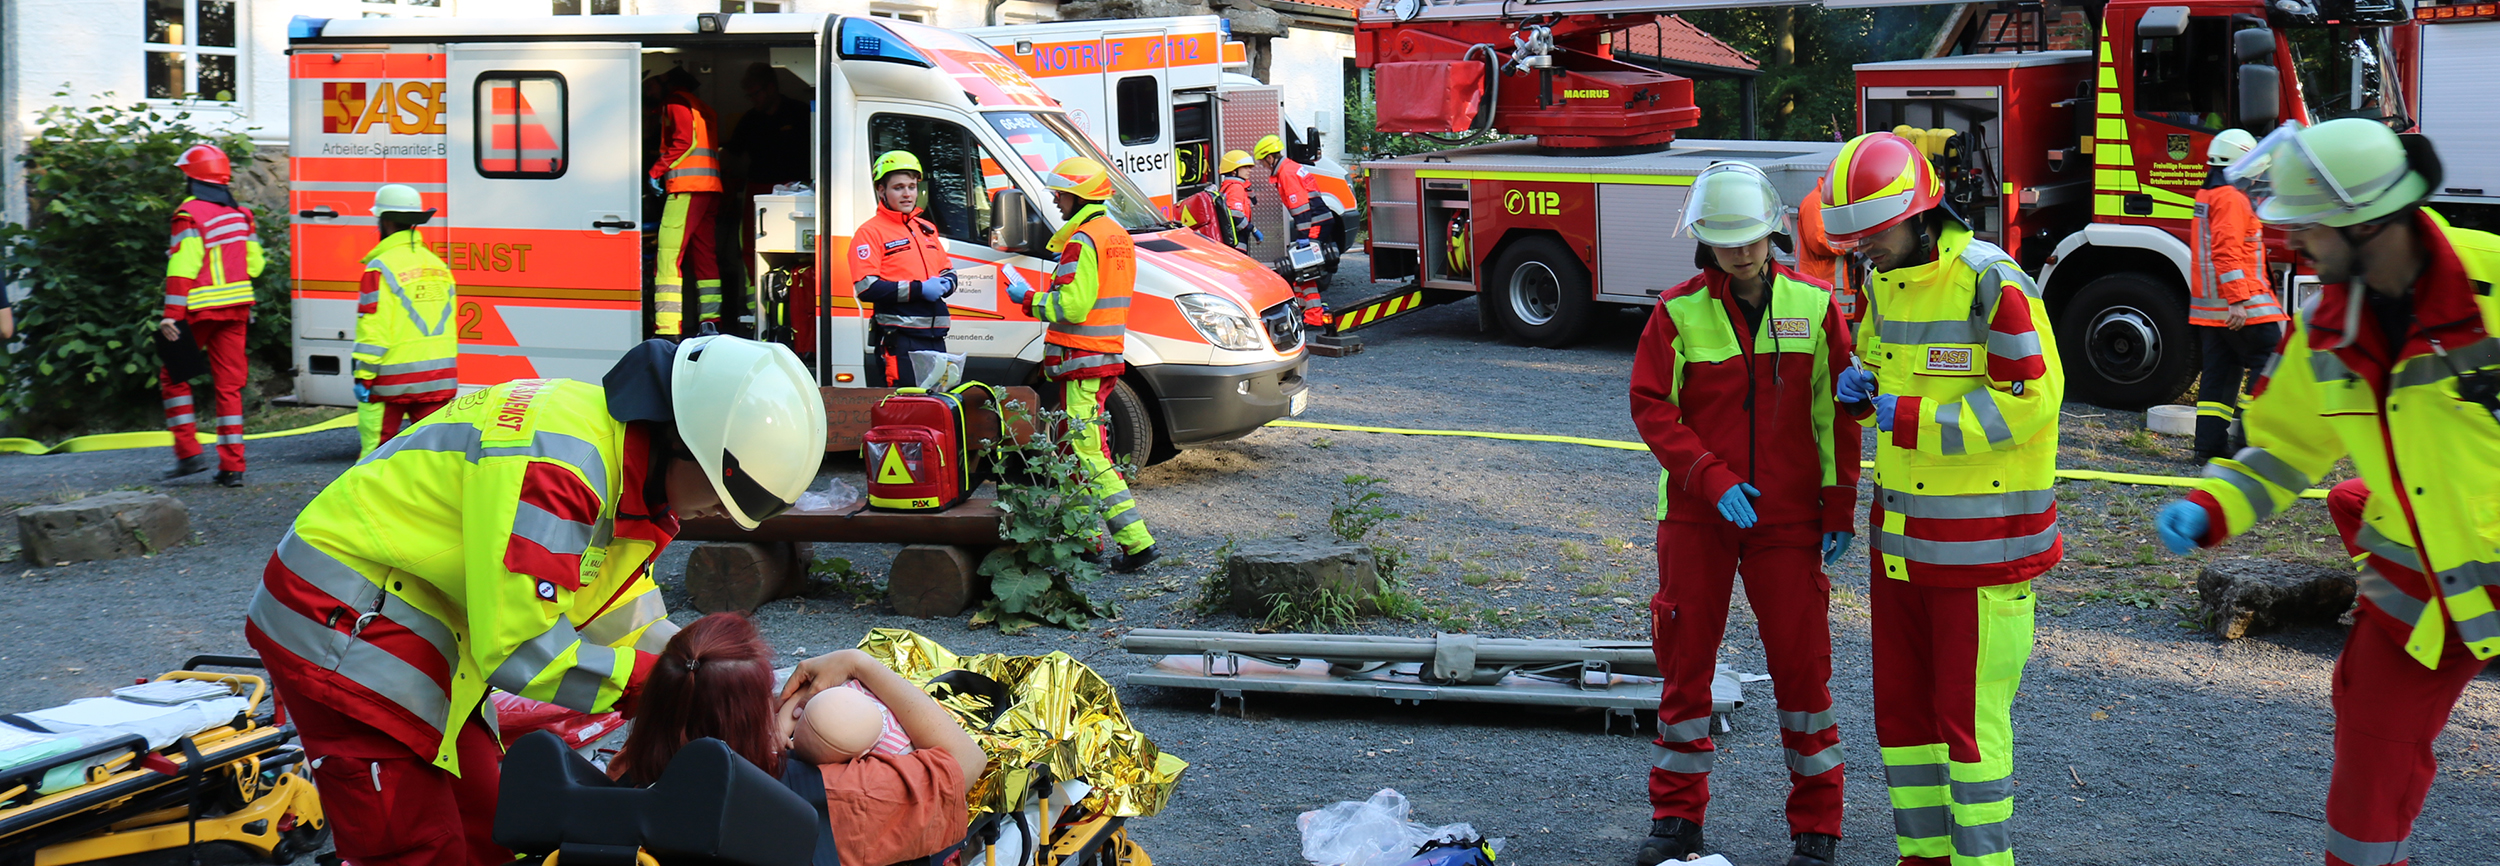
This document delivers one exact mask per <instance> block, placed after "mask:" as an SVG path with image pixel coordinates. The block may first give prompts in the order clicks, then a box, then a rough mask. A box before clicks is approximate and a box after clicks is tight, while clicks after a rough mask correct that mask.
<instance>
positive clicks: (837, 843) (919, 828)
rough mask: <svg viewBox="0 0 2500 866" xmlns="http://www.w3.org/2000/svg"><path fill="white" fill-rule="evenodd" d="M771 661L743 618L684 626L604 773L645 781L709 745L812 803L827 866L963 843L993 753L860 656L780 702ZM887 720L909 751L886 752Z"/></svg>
mask: <svg viewBox="0 0 2500 866" xmlns="http://www.w3.org/2000/svg"><path fill="white" fill-rule="evenodd" d="M774 658H775V656H774V655H773V650H772V646H771V645H770V644H768V643H766V642H765V641H764V638H763V635H762V634H760V633H758V632H757V631H756V629H755V624H754V623H753V622H750V621H749V620H748V619H747V618H746V617H744V616H740V615H738V614H735V613H716V614H712V615H710V616H706V617H704V618H702V619H699V620H696V621H695V622H694V624H692V625H689V626H686V628H685V630H683V631H680V632H678V633H677V634H676V635H675V636H674V637H671V638H670V639H669V642H668V646H667V648H665V649H663V650H662V651H661V652H660V655H659V660H658V661H657V662H656V665H657V666H656V667H655V668H653V669H652V671H651V673H650V678H649V679H648V680H647V681H646V682H645V684H644V686H643V697H642V706H641V716H640V717H639V718H638V719H636V720H635V722H634V731H633V733H632V734H631V735H629V736H628V737H627V738H626V740H625V747H624V749H623V750H622V751H620V752H618V754H617V756H616V760H615V761H614V762H613V763H611V764H610V765H609V767H608V774H609V775H610V776H612V777H614V778H617V779H620V780H623V781H625V782H627V783H630V784H635V785H647V784H650V783H651V782H652V781H654V780H656V779H658V778H659V777H660V774H661V772H662V771H664V770H666V769H667V767H668V761H669V759H670V758H673V757H675V756H676V754H677V750H678V749H680V748H683V747H684V746H685V744H687V743H689V742H692V741H694V740H697V739H700V738H703V737H714V738H718V739H719V740H720V741H721V742H723V743H726V744H728V746H729V748H730V750H731V751H734V752H737V753H738V754H739V755H742V756H744V757H745V758H746V759H747V760H748V761H750V762H753V763H754V764H755V765H756V766H757V767H759V768H762V769H763V770H764V771H765V772H767V773H772V774H774V775H776V776H779V777H780V778H781V781H782V784H784V785H786V786H788V787H789V788H790V789H791V790H793V791H795V792H797V793H798V794H799V796H800V797H801V798H803V799H806V800H807V801H808V802H810V803H813V804H815V806H816V808H817V810H818V818H819V820H818V822H817V843H816V847H817V850H816V858H815V863H816V864H819V866H823V864H833V863H840V864H843V866H886V864H894V863H903V862H911V861H917V860H920V859H922V858H927V857H929V856H931V855H934V854H938V853H940V852H942V851H945V850H947V849H948V848H950V847H952V846H954V845H955V844H956V843H959V842H961V841H963V836H964V831H965V825H966V823H967V818H968V815H967V811H966V807H965V800H966V797H967V795H968V793H969V791H970V789H971V784H972V780H973V779H975V778H978V777H979V776H980V774H981V771H982V769H983V768H985V767H987V766H988V764H989V756H988V754H987V753H985V752H983V751H982V750H981V746H980V744H979V743H977V742H975V741H974V740H973V739H972V735H971V734H969V733H967V732H965V731H964V729H963V726H962V725H961V724H958V723H957V722H956V721H955V717H954V714H952V713H949V712H947V710H946V708H944V707H941V706H938V703H937V701H935V700H931V699H930V698H929V696H928V694H927V693H925V692H922V691H921V690H920V687H919V686H917V685H914V684H912V682H911V681H910V680H907V679H904V678H903V677H902V675H900V674H897V673H895V672H894V671H893V670H892V669H890V668H887V667H886V666H885V665H884V664H883V663H881V662H878V661H877V660H876V658H875V657H873V656H870V655H868V654H867V653H864V652H861V651H859V650H856V649H847V650H841V651H839V652H833V653H828V654H825V655H821V656H817V657H815V658H812V659H808V660H806V661H803V662H800V663H799V665H798V667H797V669H796V670H794V671H793V672H792V673H791V675H790V678H789V681H788V682H787V683H786V684H785V685H784V686H783V688H781V689H780V690H779V692H778V693H776V692H775V690H774V688H773V668H772V662H773V659H774ZM851 684H856V685H853V686H852V687H851V688H844V687H843V686H845V685H851ZM888 714H891V719H892V722H893V724H894V725H895V726H896V727H899V728H901V730H902V733H903V735H904V737H905V738H907V739H908V740H909V742H910V746H909V748H908V749H907V750H899V753H898V750H896V749H893V748H885V747H880V746H879V745H878V740H879V735H880V733H881V732H882V731H883V729H884V728H885V727H886V724H887V722H886V720H887V718H888Z"/></svg>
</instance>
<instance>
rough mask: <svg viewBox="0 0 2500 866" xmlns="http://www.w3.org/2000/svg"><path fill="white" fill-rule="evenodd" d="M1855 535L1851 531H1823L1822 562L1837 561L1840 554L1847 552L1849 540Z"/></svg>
mask: <svg viewBox="0 0 2500 866" xmlns="http://www.w3.org/2000/svg"><path fill="white" fill-rule="evenodd" d="M1857 537H1858V536H1857V534H1856V533H1852V532H1826V533H1823V564H1824V565H1830V564H1832V563H1835V562H1839V561H1840V558H1841V557H1842V556H1845V555H1847V554H1848V553H1849V542H1850V541H1852V540H1854V539H1856V538H1857Z"/></svg>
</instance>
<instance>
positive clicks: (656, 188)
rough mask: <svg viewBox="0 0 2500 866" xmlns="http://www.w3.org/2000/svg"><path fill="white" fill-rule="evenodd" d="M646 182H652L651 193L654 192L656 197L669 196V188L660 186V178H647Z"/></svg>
mask: <svg viewBox="0 0 2500 866" xmlns="http://www.w3.org/2000/svg"><path fill="white" fill-rule="evenodd" d="M645 180H649V181H650V182H651V192H652V193H653V194H655V195H660V196H667V195H668V188H667V187H664V186H661V185H660V179H659V178H656V177H653V178H645Z"/></svg>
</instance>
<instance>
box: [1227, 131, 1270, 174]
mask: <svg viewBox="0 0 2500 866" xmlns="http://www.w3.org/2000/svg"><path fill="white" fill-rule="evenodd" d="M1270 137H1273V136H1270ZM1250 162H1251V160H1250V155H1249V154H1246V153H1243V152H1241V151H1238V150H1227V151H1225V152H1224V159H1223V161H1222V162H1218V163H1216V167H1215V173H1216V174H1232V173H1233V172H1235V171H1238V170H1241V169H1245V168H1249V167H1250Z"/></svg>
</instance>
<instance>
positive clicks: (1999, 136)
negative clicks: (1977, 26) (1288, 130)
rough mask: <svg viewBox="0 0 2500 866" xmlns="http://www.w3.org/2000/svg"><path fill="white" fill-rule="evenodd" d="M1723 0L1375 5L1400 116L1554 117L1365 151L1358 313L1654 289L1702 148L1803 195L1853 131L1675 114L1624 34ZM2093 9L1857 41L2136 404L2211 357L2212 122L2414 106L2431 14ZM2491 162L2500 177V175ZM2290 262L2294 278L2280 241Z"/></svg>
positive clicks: (1974, 202) (1671, 85)
mask: <svg viewBox="0 0 2500 866" xmlns="http://www.w3.org/2000/svg"><path fill="white" fill-rule="evenodd" d="M1716 5H1719V4H1716V3H1710V2H1707V0H1701V2H1696V0H1673V2H1662V0H1558V2H1541V3H1517V2H1504V0H1381V2H1380V3H1379V4H1378V5H1375V6H1367V7H1366V8H1365V9H1364V10H1363V11H1362V13H1361V17H1360V19H1359V21H1358V24H1357V42H1356V51H1357V63H1358V64H1359V65H1362V66H1365V67H1368V68H1371V69H1372V70H1374V73H1375V76H1376V80H1377V82H1378V84H1377V87H1378V92H1379V99H1378V102H1379V105H1380V112H1381V118H1382V119H1381V123H1382V128H1383V129H1385V130H1391V131H1398V132H1417V133H1428V134H1450V133H1471V134H1474V133H1483V132H1502V133H1508V134H1516V135H1530V136H1535V138H1534V140H1519V141H1504V142H1497V143H1492V144H1483V145H1476V146H1471V147H1460V148H1455V149H1452V150H1445V151H1440V152H1436V153H1431V154H1425V155H1418V156H1409V157H1401V158H1396V159H1385V160H1375V161H1371V162H1367V163H1364V165H1363V168H1364V169H1365V170H1366V173H1367V174H1368V177H1369V192H1370V201H1371V208H1370V211H1369V212H1368V214H1367V217H1366V218H1367V220H1368V227H1369V229H1370V232H1369V238H1368V241H1367V249H1368V251H1369V252H1370V253H1371V267H1372V276H1373V277H1374V278H1375V279H1379V280H1410V281H1411V282H1409V283H1408V284H1407V285H1406V286H1404V287H1402V288H1401V289H1400V290H1399V291H1395V292H1391V293H1388V294H1386V295H1382V296H1380V297H1378V298H1373V299H1369V300H1366V301H1363V302H1359V303H1357V304H1354V305H1350V306H1348V307H1347V308H1346V309H1345V310H1343V311H1342V312H1341V313H1340V314H1339V319H1340V325H1339V326H1338V327H1339V330H1340V331H1344V330H1352V329H1356V328H1361V327H1366V326H1368V325H1371V324H1374V323H1377V322H1379V321H1382V320H1385V319H1387V318H1389V317H1392V316H1395V315H1401V314H1403V313H1405V312H1408V311H1411V310H1413V309H1417V308H1420V307H1423V306H1428V305H1431V304H1433V303H1440V302H1446V301H1451V300H1457V299H1460V298H1465V297H1470V296H1476V297H1479V298H1480V304H1481V306H1480V309H1481V310H1482V311H1483V312H1482V313H1481V314H1480V315H1481V316H1482V317H1483V318H1484V319H1486V320H1487V321H1488V323H1491V322H1498V323H1499V324H1500V325H1501V326H1502V327H1503V328H1504V329H1505V330H1506V331H1508V332H1509V333H1510V334H1511V335H1512V336H1514V337H1515V338H1517V339H1519V340H1522V341H1524V342H1529V343H1533V344H1537V345H1545V346H1561V345H1566V344H1569V343H1571V342H1572V341H1574V340H1575V339H1577V338H1578V337H1579V336H1580V335H1581V334H1582V333H1584V332H1585V330H1586V329H1587V327H1588V326H1589V325H1590V324H1591V323H1593V322H1594V320H1595V317H1596V316H1597V315H1599V314H1600V313H1602V312H1603V311H1605V310H1607V309H1608V308H1610V307H1612V306H1617V305H1637V306H1646V305H1647V304H1648V303H1650V301H1651V299H1652V298H1654V297H1655V296H1656V295H1657V294H1658V292H1660V291H1661V290H1663V289H1665V288H1667V287H1669V286H1673V285H1675V284H1676V283H1677V282H1679V281H1681V280H1683V279H1685V278H1686V277H1688V276H1690V275H1691V274H1692V273H1693V264H1692V262H1693V250H1692V243H1693V242H1692V241H1691V240H1690V239H1689V238H1669V237H1668V228H1669V227H1670V226H1671V225H1673V222H1674V220H1675V219H1676V217H1677V215H1678V214H1679V212H1680V211H1681V210H1682V207H1683V200H1684V192H1685V188H1686V187H1687V186H1688V185H1689V184H1690V183H1691V179H1692V176H1693V175H1695V174H1697V173H1699V172H1700V171H1701V169H1702V168H1704V167H1706V166H1707V165H1708V164H1709V163H1711V162H1713V161H1717V160H1722V159H1740V160H1745V161H1748V162H1753V163H1755V164H1757V165H1759V166H1761V167H1762V168H1763V169H1764V171H1765V172H1766V173H1768V174H1769V175H1770V176H1771V177H1772V178H1773V181H1774V183H1775V184H1777V185H1778V186H1779V187H1780V189H1781V192H1782V193H1783V194H1784V195H1785V196H1786V197H1787V198H1788V200H1789V201H1790V202H1791V203H1792V206H1793V204H1794V203H1795V202H1797V201H1799V200H1801V199H1802V198H1803V197H1804V196H1805V195H1806V194H1807V193H1808V192H1809V191H1811V190H1812V189H1813V188H1814V185H1815V182H1816V181H1817V180H1818V179H1819V178H1820V177H1821V176H1822V174H1823V173H1824V171H1825V170H1826V169H1827V168H1828V165H1829V163H1830V160H1831V157H1832V155H1833V153H1834V152H1835V151H1836V149H1837V147H1838V145H1837V143H1816V142H1793V141H1693V140H1678V139H1676V138H1675V132H1676V131H1677V130H1679V129H1686V128H1690V127H1691V126H1693V125H1694V124H1695V123H1696V122H1697V113H1696V111H1695V109H1694V108H1693V106H1692V100H1691V94H1692V90H1691V83H1690V82H1689V81H1687V80H1685V79H1682V78H1679V77H1677V76H1674V75H1670V74H1667V73H1663V72H1658V71H1654V70H1650V69H1646V68H1642V67H1638V66H1633V65H1631V64H1628V63H1624V62H1621V61H1618V60H1616V59H1614V58H1613V57H1612V56H1611V54H1610V52H1609V48H1608V46H1609V44H1610V39H1609V34H1611V33H1613V32H1615V31H1619V30H1622V29H1625V28H1629V27H1632V26H1637V25H1641V24H1646V23H1649V22H1651V21H1654V20H1655V19H1656V16H1657V15H1659V14H1661V13H1664V12H1671V11H1676V10H1678V9H1692V8H1709V7H1712V6H1716ZM1764 5H1782V4H1779V3H1777V2H1774V3H1769V4H1764ZM1849 5H1853V6H1856V5H1881V4H1867V3H1864V2H1851V3H1850V4H1849ZM2000 8H2001V9H2002V10H2003V12H2002V14H2005V15H2025V14H2027V15H2030V16H2034V17H2033V18H2032V19H2031V20H2030V25H2029V26H2030V27H2031V28H2032V32H2033V33H2035V34H2036V33H2042V32H2044V30H2045V28H2044V26H2043V25H2044V24H2045V23H2046V22H2045V21H2044V20H2042V18H2041V16H2044V15H2045V16H2054V15H2055V12H2054V11H2053V10H2052V11H2049V12H2046V13H2043V12H2041V11H2040V8H2041V7H2040V6H2038V5H2037V4H2034V5H2030V6H2029V7H2027V9H2026V8H2024V7H2017V6H2014V5H2012V4H2008V5H2007V6H2005V7H2000ZM2082 11H2083V12H2084V13H2085V16H2086V18H2085V20H2086V21H2088V22H2089V24H2090V26H2091V28H2092V31H2093V32H2095V33H2097V42H2096V46H2095V49H2094V50H2068V51H2045V50H2018V51H2013V52H2007V53H1984V54H1964V55H1956V56H1947V57H1939V58H1931V59H1923V60H1906V61H1898V62H1889V63H1870V64H1863V65H1860V66H1858V67H1857V90H1858V97H1859V98H1858V108H1859V110H1858V128H1859V130H1860V131H1869V130H1896V131H1907V132H1910V133H1913V135H1914V137H1915V138H1916V139H1917V140H1919V141H1921V142H1922V143H1923V144H1925V145H1926V146H1927V148H1928V151H1929V153H1930V154H1931V156H1933V157H1934V158H1935V159H1936V161H1937V163H1938V167H1939V168H1940V169H1941V170H1942V171H1943V173H1944V174H1945V176H1946V177H1947V178H1948V179H1949V180H1948V192H1949V194H1950V196H1951V197H1952V199H1953V201H1954V205H1955V207H1956V208H1957V209H1958V210H1959V211H1960V212H1961V213H1963V214H1965V215H1966V216H1968V217H1969V218H1970V219H1971V220H1972V222H1973V223H1974V224H1975V225H1976V227H1977V229H1978V233H1979V235H1980V236H1981V237H1982V238H1984V239H1987V240H1990V241H1993V242H1995V243H1997V244H1998V245H1999V246H2002V247H2004V248H2005V249H2006V250H2007V251H2008V252H2010V253H2012V254H2013V255H2014V256H2015V257H2016V258H2017V260H2019V261H2021V262H2022V264H2023V265H2024V267H2025V268H2027V269H2030V270H2032V271H2033V272H2034V273H2035V274H2037V275H2038V277H2039V283H2040V286H2041V290H2042V292H2043V295H2044V297H2045V299H2046V300H2047V301H2048V303H2049V305H2050V310H2051V312H2052V315H2053V316H2054V318H2055V321H2056V326H2057V332H2058V340H2059V343H2060V345H2061V347H2062V348H2063V354H2064V356H2065V358H2066V365H2067V374H2068V381H2069V382H2070V383H2071V385H2072V387H2074V388H2075V389H2076V390H2075V393H2076V395H2077V397H2079V398H2081V399H2086V400H2091V401H2093V402H2097V403H2101V404H2104V405H2109V406H2118V407H2129V408H2133V407H2140V406H2144V405H2149V404H2153V403H2160V402H2166V401H2168V400H2169V399H2171V398H2172V397H2175V396H2177V395H2178V394H2180V393H2181V392H2183V391H2184V390H2185V389H2186V388H2187V387H2188V385H2189V384H2190V383H2191V382H2193V380H2194V379H2195V376H2196V372H2197V369H2198V360H2197V357H2196V352H2197V346H2196V340H2195V339H2194V338H2193V336H2192V335H2191V334H2190V333H2189V331H2188V324H2187V294H2188V290H2187V282H2188V276H2187V275H2188V268H2189V266H2190V262H2191V261H2192V256H2191V255H2190V252H2189V249H2190V248H2189V240H2188V233H2189V231H2190V225H2191V223H2192V219H2191V206H2192V205H2193V203H2194V197H2195V194H2196V191H2197V189H2198V188H2200V187H2201V186H2202V185H2203V183H2204V180H2205V165H2204V152H2205V143H2206V142H2207V141H2208V140H2210V139H2211V138H2212V137H2213V135H2214V134H2215V133H2217V132H2220V131H2221V130H2223V129H2225V128H2231V127H2239V128H2243V129H2247V130H2250V131H2251V132H2254V133H2256V134H2258V135H2260V136H2262V135H2264V134H2265V133H2266V132H2269V131H2271V130H2272V129H2273V128H2274V127H2275V126H2276V125H2277V124H2279V123H2280V122H2281V121H2283V120H2286V119H2298V120H2302V121H2304V122H2314V121H2315V120H2321V119H2326V118H2330V117H2342V116H2351V115H2366V116H2371V117H2384V118H2387V119H2389V120H2390V122H2391V123H2396V124H2398V125H2400V126H2403V125H2409V124H2410V121H2409V120H2407V119H2406V118H2408V117H2410V116H2412V115H2414V114H2415V112H2414V111H2413V110H2412V109H2415V108H2417V107H2418V106H2417V105H2416V104H2415V103H2413V102H2411V101H2410V100H2409V99H2407V98H2406V97H2407V96H2408V94H2409V92H2410V91H2411V90H2412V88H2411V87H2409V86H2406V85H2409V84H2411V83H2412V82H2411V81H2400V80H2398V79H2400V78H2410V77H2412V76H2411V73H2410V70H2411V69H2412V67H2411V66H2410V65H2409V64H2408V63H2406V62H2400V60H2408V61H2409V60H2410V58H2411V57H2412V55H2413V53H2414V52H2413V50H2412V49H2413V44H2414V42H2415V41H2416V40H2417V39H2418V34H2417V32H2416V31H2417V30H2418V28H2416V27H2413V26H2409V24H2408V22H2410V21H2411V19H2412V18H2413V17H2414V13H2413V12H2412V10H2410V9H2408V8H2404V7H2400V6H2397V5H2394V3H2393V0H2273V2H2271V3H2268V2H2261V0H2197V2H2190V3H2179V2H2173V0H2109V2H2107V3H2106V4H2102V5H2096V6H2088V7H2083V10H2082ZM1972 20H1973V21H1974V22H1977V21H1986V20H1990V17H1989V16H1988V15H1981V16H1976V17H1975V18H1974V19H1972ZM1997 20H2000V21H2001V20H2002V19H1997ZM2039 42H2040V40H2038V39H2035V40H2034V44H2033V45H2031V46H2028V47H2030V48H2039V47H2043V46H2042V45H2040V44H2039ZM2400 49H2401V52H2400ZM2483 62H2488V61H2483ZM2399 69H2403V70H2407V74H2406V75H2382V74H2381V71H2382V70H2399ZM2295 70H2297V72H2295ZM2485 111H2486V112H2488V109H2485ZM2492 187H2493V188H2492V189H2491V190H2490V191H2491V192H2492V193H2493V194H2494V195H2495V196H2500V180H2495V182H2494V183H2493V184H2492ZM2451 192H2454V190H2451ZM2272 270H2273V272H2274V276H2275V277H2276V280H2277V284H2278V285H2282V286H2284V287H2285V288H2286V289H2287V290H2291V289H2295V288H2296V287H2295V286H2293V285H2292V283H2293V279H2294V277H2293V274H2292V270H2293V268H2292V259H2291V258H2290V256H2289V255H2288V253H2287V251H2285V250H2283V249H2282V248H2281V246H2280V244H2279V242H2277V243H2276V244H2275V247H2274V262H2273V266H2272Z"/></svg>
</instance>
